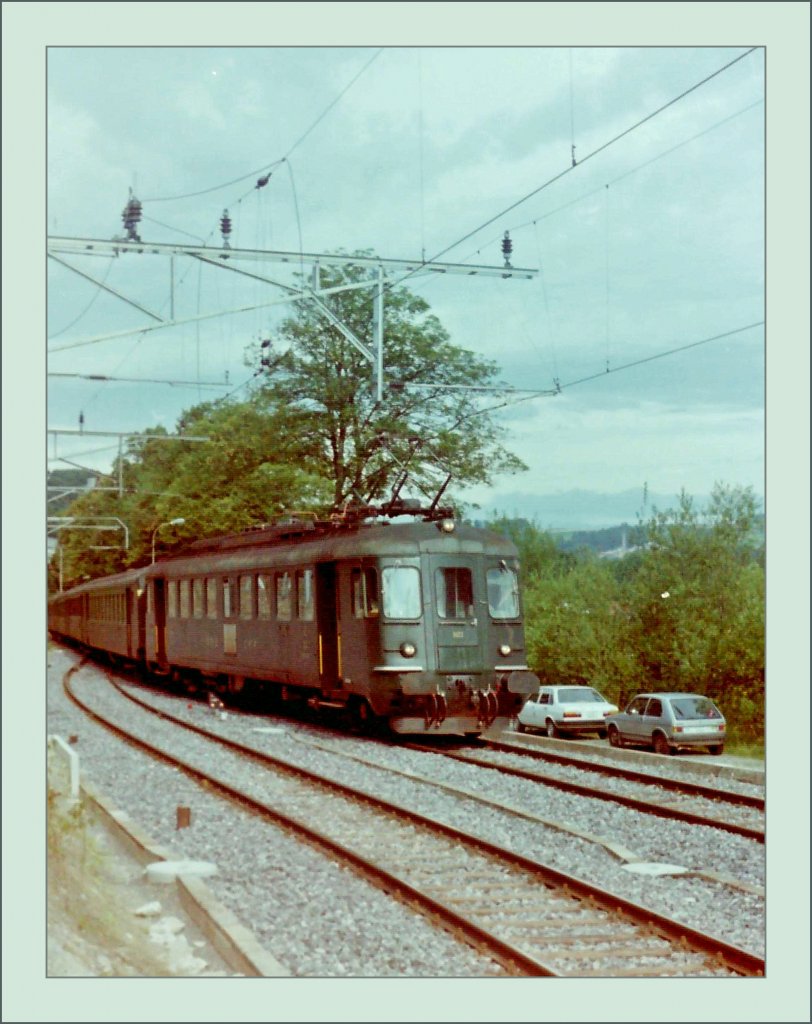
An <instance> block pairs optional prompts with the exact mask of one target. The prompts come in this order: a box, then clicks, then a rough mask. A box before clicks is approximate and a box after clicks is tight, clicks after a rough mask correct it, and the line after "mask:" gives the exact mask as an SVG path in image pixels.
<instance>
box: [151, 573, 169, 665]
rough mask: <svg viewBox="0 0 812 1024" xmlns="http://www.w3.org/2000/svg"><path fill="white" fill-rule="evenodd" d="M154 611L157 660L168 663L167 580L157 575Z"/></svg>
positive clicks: (153, 592)
mask: <svg viewBox="0 0 812 1024" xmlns="http://www.w3.org/2000/svg"><path fill="white" fill-rule="evenodd" d="M152 596H153V611H154V615H155V660H156V661H157V662H158V664H159V665H165V664H166V580H165V579H164V577H163V576H156V577H155V578H154V579H153V580H152Z"/></svg>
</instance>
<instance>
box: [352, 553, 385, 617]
mask: <svg viewBox="0 0 812 1024" xmlns="http://www.w3.org/2000/svg"><path fill="white" fill-rule="evenodd" d="M350 585H351V587H352V614H353V616H354V617H355V618H356V619H365V618H366V619H368V618H374V617H375V616H376V615H377V614H378V612H379V604H378V573H377V570H376V569H373V568H372V567H371V566H367V567H366V568H364V569H360V568H359V569H353V570H352V579H351V584H350Z"/></svg>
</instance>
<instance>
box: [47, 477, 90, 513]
mask: <svg viewBox="0 0 812 1024" xmlns="http://www.w3.org/2000/svg"><path fill="white" fill-rule="evenodd" d="M95 482H96V480H95V477H94V476H93V475H92V474H91V473H90V471H89V470H86V469H53V470H51V472H50V473H48V515H49V516H59V515H62V513H63V512H64V511H65V509H66V508H67V507H68V506H69V505H70V503H71V502H72V501H74V500H75V499H76V497H77V496H78V495H79V494H81V492H82V491H85V490H88V489H89V487H92V486H93V485H94V484H95ZM52 488H53V489H52ZM57 488H59V490H57ZM60 492H61V493H60Z"/></svg>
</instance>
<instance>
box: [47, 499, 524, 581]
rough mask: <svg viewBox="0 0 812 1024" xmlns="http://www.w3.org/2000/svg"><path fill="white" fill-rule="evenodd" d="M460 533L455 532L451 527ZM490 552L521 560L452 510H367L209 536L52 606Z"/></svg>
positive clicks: (504, 542)
mask: <svg viewBox="0 0 812 1024" xmlns="http://www.w3.org/2000/svg"><path fill="white" fill-rule="evenodd" d="M451 523H453V529H450V530H449V524H451ZM431 552H437V553H443V554H451V553H484V552H487V553H489V554H492V555H494V556H497V557H500V558H515V557H516V556H517V551H516V547H515V545H514V544H513V542H512V541H511V540H510V539H509V538H507V537H505V536H503V535H502V534H499V533H496V532H494V531H493V530H487V529H483V528H482V527H476V526H468V525H466V524H465V523H462V522H460V521H459V520H455V519H454V517H453V512H452V510H451V509H448V508H436V509H435V508H429V509H419V510H416V511H415V510H413V509H411V508H408V507H406V505H405V503H401V504H400V505H399V506H395V507H389V508H387V507H383V508H380V507H374V506H363V507H361V508H359V509H356V510H353V511H352V512H350V513H345V514H339V515H333V516H331V517H330V518H329V519H318V518H316V517H315V516H309V515H307V514H301V513H300V514H295V515H288V516H286V517H285V518H284V519H283V520H281V521H279V522H276V523H273V524H265V525H264V526H260V527H256V528H253V529H249V530H244V531H242V532H240V533H234V534H227V535H224V536H220V537H206V538H202V539H201V540H199V541H195V542H194V543H192V544H190V545H189V546H188V547H187V548H185V549H183V550H181V551H178V552H175V553H173V554H172V555H169V556H168V557H165V558H161V559H159V560H158V561H156V562H154V563H153V564H151V565H145V566H141V567H138V568H135V569H128V570H126V571H124V572H120V573H116V574H115V575H111V576H102V577H99V578H98V579H95V580H89V581H87V582H85V583H80V584H79V585H78V586H75V587H72V588H71V589H70V590H67V591H64V592H63V593H62V594H59V595H56V596H55V597H53V598H51V600H52V601H53V600H57V599H60V598H65V597H68V596H71V595H75V594H82V593H92V592H95V591H100V590H109V589H111V588H116V587H125V586H128V585H132V584H138V585H143V583H144V581H145V580H146V579H148V578H150V577H152V576H162V575H164V574H166V573H169V574H172V575H174V574H178V575H180V574H183V573H187V572H201V571H202V572H209V571H224V570H228V569H234V570H239V569H244V568H250V567H252V566H257V565H263V564H268V565H271V564H274V565H276V564H291V565H293V564H301V563H302V562H303V561H307V562H325V561H333V560H338V559H347V558H354V557H355V558H363V557H367V558H379V557H398V556H400V557H404V558H405V557H415V556H418V555H420V554H424V553H431Z"/></svg>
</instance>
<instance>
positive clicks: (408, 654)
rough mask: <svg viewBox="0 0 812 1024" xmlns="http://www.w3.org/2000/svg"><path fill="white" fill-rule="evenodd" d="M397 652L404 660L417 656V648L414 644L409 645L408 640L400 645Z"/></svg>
mask: <svg viewBox="0 0 812 1024" xmlns="http://www.w3.org/2000/svg"><path fill="white" fill-rule="evenodd" d="M399 650H400V653H401V654H402V655H403V657H404V658H413V657H414V656H415V654H417V648H416V647H415V645H414V644H410V643H409V641H408V640H405V641H404V642H403V643H402V644H401V645H400V648H399Z"/></svg>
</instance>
